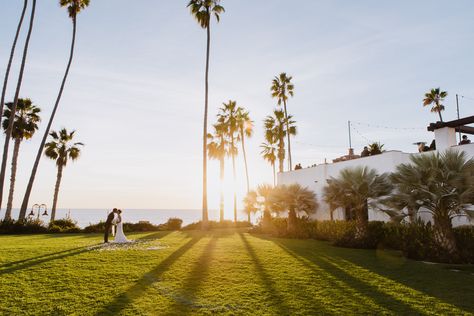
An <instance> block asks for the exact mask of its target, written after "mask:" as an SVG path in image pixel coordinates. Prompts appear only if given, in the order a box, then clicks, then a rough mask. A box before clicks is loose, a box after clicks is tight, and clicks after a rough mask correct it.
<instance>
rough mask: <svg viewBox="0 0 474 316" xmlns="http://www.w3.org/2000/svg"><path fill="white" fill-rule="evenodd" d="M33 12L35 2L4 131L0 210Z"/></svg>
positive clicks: (0, 170) (34, 2)
mask: <svg viewBox="0 0 474 316" xmlns="http://www.w3.org/2000/svg"><path fill="white" fill-rule="evenodd" d="M35 10H36V0H33V4H32V6H31V16H30V24H29V26H28V33H27V35H26V40H25V46H24V48H23V57H22V59H21V65H20V71H19V74H18V81H17V85H16V90H15V96H14V98H13V106H12V108H11V109H10V111H11V115H10V117H9V122H10V123H11V124H10V125H9V126H8V127H7V130H6V131H5V143H4V146H3V156H2V164H1V166H0V208H1V206H2V202H3V186H4V184H5V173H6V169H7V160H8V148H9V146H10V138H11V137H12V131H13V122H14V118H15V113H16V107H17V105H18V99H19V95H20V90H21V84H22V82H23V73H24V71H25V65H26V57H27V56H28V47H29V44H30V38H31V33H32V31H33V24H34V20H35ZM4 88H6V87H4ZM2 108H3V107H2ZM25 213H26V209H25Z"/></svg>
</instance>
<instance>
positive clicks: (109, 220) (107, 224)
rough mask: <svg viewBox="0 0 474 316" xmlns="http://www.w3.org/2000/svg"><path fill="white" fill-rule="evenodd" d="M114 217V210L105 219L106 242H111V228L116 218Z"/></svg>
mask: <svg viewBox="0 0 474 316" xmlns="http://www.w3.org/2000/svg"><path fill="white" fill-rule="evenodd" d="M114 218H115V213H114V212H110V214H109V216H107V220H106V221H105V233H104V242H109V233H110V229H111V228H112V221H113V220H114Z"/></svg>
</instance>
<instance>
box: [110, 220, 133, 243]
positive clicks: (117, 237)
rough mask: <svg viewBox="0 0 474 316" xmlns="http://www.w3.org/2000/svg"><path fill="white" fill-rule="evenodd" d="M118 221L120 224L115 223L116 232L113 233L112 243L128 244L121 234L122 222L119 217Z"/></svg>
mask: <svg viewBox="0 0 474 316" xmlns="http://www.w3.org/2000/svg"><path fill="white" fill-rule="evenodd" d="M118 220H119V221H120V222H118V223H117V232H116V233H115V239H114V242H115V243H119V244H123V243H127V242H130V240H128V239H127V237H126V236H125V234H124V233H123V221H122V219H121V217H119V218H118Z"/></svg>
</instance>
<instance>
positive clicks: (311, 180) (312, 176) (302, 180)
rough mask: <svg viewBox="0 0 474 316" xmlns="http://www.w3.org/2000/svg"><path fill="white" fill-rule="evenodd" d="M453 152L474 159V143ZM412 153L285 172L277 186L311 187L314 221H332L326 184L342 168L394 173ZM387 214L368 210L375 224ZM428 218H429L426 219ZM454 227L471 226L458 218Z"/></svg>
mask: <svg viewBox="0 0 474 316" xmlns="http://www.w3.org/2000/svg"><path fill="white" fill-rule="evenodd" d="M452 148H453V149H457V150H463V151H465V152H466V154H467V155H468V157H474V144H469V145H462V146H453V147H452ZM430 153H433V152H427V153H421V154H419V153H416V154H413V155H425V154H430ZM411 155H412V154H409V153H404V152H401V151H386V152H384V153H382V154H380V155H376V156H369V157H363V158H358V159H353V160H347V161H341V162H336V163H330V164H321V165H318V166H315V167H311V168H305V169H300V170H294V171H289V172H283V173H279V174H278V184H293V183H298V184H300V185H302V186H305V187H308V188H309V189H310V190H313V191H314V192H315V193H316V196H317V198H318V202H319V204H320V207H319V209H318V211H317V212H316V214H315V215H314V216H313V218H315V219H319V220H328V219H330V218H331V217H330V211H329V207H328V205H327V204H326V203H324V201H323V199H322V196H323V188H324V187H325V186H326V184H327V180H328V179H329V178H330V177H338V176H339V173H340V171H341V170H342V169H345V168H350V167H358V166H367V167H370V168H374V169H376V170H377V171H378V172H379V173H384V172H393V171H395V168H396V166H397V165H399V164H402V163H409V162H410V156H411ZM334 218H335V219H344V217H343V211H342V210H336V211H335V212H334ZM389 219H390V218H389V217H388V215H386V214H384V213H382V212H379V211H374V210H369V220H371V221H374V220H378V221H388V220H389ZM427 219H428V218H427ZM453 224H454V225H455V226H458V225H465V224H469V221H468V219H467V218H459V219H456V220H455V221H453Z"/></svg>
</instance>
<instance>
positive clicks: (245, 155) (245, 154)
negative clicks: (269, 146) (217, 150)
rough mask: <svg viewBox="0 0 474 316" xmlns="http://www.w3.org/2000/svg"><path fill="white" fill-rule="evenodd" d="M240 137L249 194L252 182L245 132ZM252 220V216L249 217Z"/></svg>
mask: <svg viewBox="0 0 474 316" xmlns="http://www.w3.org/2000/svg"><path fill="white" fill-rule="evenodd" d="M240 137H241V139H242V153H243V154H244V164H245V177H246V179H247V193H249V191H250V181H249V169H248V165H247V153H246V152H245V136H244V132H243V131H241V132H240ZM249 218H250V215H249Z"/></svg>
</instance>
